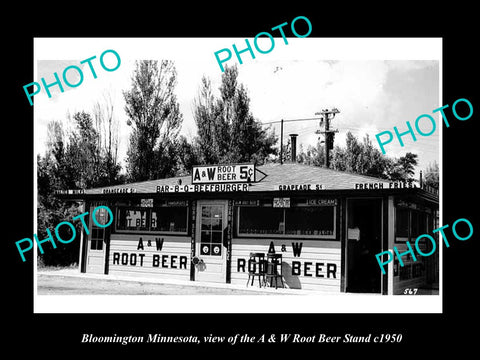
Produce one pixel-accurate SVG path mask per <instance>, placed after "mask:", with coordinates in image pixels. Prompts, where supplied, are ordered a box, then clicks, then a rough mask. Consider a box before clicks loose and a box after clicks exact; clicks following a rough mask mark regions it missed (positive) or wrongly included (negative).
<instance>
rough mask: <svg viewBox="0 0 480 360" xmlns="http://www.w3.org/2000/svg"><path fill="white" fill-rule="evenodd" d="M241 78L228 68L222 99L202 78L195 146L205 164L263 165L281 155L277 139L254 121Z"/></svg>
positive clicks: (233, 69)
mask: <svg viewBox="0 0 480 360" xmlns="http://www.w3.org/2000/svg"><path fill="white" fill-rule="evenodd" d="M237 77H238V69H237V67H236V66H235V67H226V69H225V72H224V73H223V74H222V82H221V85H220V88H219V91H220V97H219V98H218V99H215V97H214V95H213V92H212V89H211V82H210V80H208V79H207V78H205V77H203V78H202V83H201V87H200V90H199V94H198V96H197V98H196V99H195V100H194V119H195V123H196V124H197V128H198V136H197V138H196V139H195V142H196V146H197V148H198V150H199V154H200V158H201V160H202V162H204V163H234V162H255V163H263V162H264V161H265V159H266V158H267V157H268V156H269V155H270V154H276V152H277V150H276V149H275V143H276V142H277V137H276V136H275V134H274V133H267V130H268V129H263V128H262V125H261V123H260V122H259V121H257V120H256V119H255V118H254V116H253V115H252V113H251V111H250V98H249V96H248V92H247V89H246V88H245V86H244V85H243V84H239V83H238V81H237Z"/></svg>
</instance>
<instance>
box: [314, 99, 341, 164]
mask: <svg viewBox="0 0 480 360" xmlns="http://www.w3.org/2000/svg"><path fill="white" fill-rule="evenodd" d="M339 112H340V111H339V110H338V109H337V108H333V109H332V110H328V109H322V111H320V112H316V113H315V115H321V116H322V120H320V126H322V123H323V122H324V123H325V131H320V130H317V131H316V132H315V133H316V134H325V167H326V168H329V167H330V153H329V152H330V149H333V139H334V137H335V135H334V133H336V132H338V129H337V130H330V120H333V118H334V117H335V115H336V114H338V113H339Z"/></svg>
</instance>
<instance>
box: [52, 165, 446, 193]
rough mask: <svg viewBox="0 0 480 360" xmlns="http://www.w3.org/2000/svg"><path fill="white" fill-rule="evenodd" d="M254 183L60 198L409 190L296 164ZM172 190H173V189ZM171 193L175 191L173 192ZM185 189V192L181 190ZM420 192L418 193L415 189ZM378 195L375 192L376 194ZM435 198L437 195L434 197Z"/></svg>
mask: <svg viewBox="0 0 480 360" xmlns="http://www.w3.org/2000/svg"><path fill="white" fill-rule="evenodd" d="M255 175H256V176H255V181H252V182H250V183H249V184H248V188H247V184H245V185H242V188H241V189H238V188H233V187H230V186H229V187H228V188H226V187H225V186H224V185H222V187H223V188H222V187H220V188H219V187H218V186H217V187H215V185H199V186H198V187H195V185H192V176H191V175H187V176H180V177H173V178H167V179H158V180H149V181H142V182H135V183H130V184H122V185H114V186H107V187H100V188H93V189H85V190H80V191H78V190H77V191H75V190H73V192H72V190H68V191H64V192H60V194H63V195H90V196H94V195H103V196H105V195H106V196H108V195H117V196H118V195H121V194H157V193H159V192H161V193H172V192H175V193H176V192H181V193H185V192H190V193H197V192H217V191H221V192H229V191H233V192H237V191H238V190H242V191H244V190H245V189H246V188H247V189H248V192H249V193H252V192H272V191H312V190H313V191H315V190H320V191H323V190H372V189H374V190H377V189H383V190H395V191H400V190H406V189H407V188H409V190H412V188H411V186H413V187H417V186H414V185H411V186H405V184H402V183H393V182H389V181H387V180H384V179H380V178H375V177H371V176H365V175H359V174H353V173H348V172H343V171H336V170H332V169H326V168H323V167H318V166H312V165H304V164H297V163H287V164H268V165H263V166H258V167H257V168H256V174H255ZM175 186H177V187H176V188H175ZM174 189H175V190H174ZM184 189H185V190H184ZM417 190H421V189H417ZM377 191H378V190H377ZM436 196H437V197H438V194H436Z"/></svg>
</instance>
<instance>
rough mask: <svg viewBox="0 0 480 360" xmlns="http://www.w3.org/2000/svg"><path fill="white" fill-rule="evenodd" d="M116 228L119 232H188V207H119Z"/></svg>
mask: <svg viewBox="0 0 480 360" xmlns="http://www.w3.org/2000/svg"><path fill="white" fill-rule="evenodd" d="M115 230H116V231H118V232H158V233H174V234H186V233H187V231H188V207H187V206H186V205H185V206H154V207H150V208H141V207H135V206H128V207H119V208H118V209H117V221H116V227H115Z"/></svg>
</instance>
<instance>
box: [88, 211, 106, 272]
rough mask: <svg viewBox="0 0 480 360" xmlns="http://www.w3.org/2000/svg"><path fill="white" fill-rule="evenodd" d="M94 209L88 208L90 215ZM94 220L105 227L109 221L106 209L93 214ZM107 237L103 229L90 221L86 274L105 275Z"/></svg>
mask: <svg viewBox="0 0 480 360" xmlns="http://www.w3.org/2000/svg"><path fill="white" fill-rule="evenodd" d="M94 209H95V207H91V208H90V214H92V211H93V210H94ZM95 218H96V220H97V222H98V223H99V224H100V225H105V224H107V222H108V221H109V219H108V213H107V211H106V209H104V208H100V209H98V210H97V211H96V212H95ZM106 241H107V235H106V231H105V228H101V227H98V226H96V225H95V222H94V221H93V219H91V220H90V235H88V244H87V264H86V265H87V266H86V272H87V273H93V274H104V273H105V248H106Z"/></svg>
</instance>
